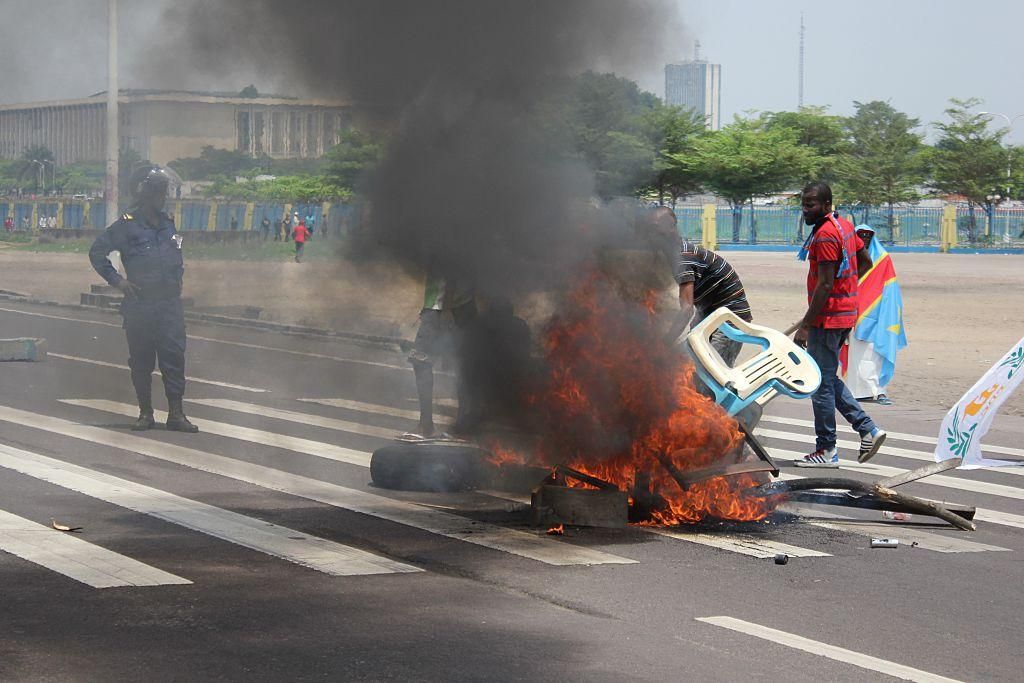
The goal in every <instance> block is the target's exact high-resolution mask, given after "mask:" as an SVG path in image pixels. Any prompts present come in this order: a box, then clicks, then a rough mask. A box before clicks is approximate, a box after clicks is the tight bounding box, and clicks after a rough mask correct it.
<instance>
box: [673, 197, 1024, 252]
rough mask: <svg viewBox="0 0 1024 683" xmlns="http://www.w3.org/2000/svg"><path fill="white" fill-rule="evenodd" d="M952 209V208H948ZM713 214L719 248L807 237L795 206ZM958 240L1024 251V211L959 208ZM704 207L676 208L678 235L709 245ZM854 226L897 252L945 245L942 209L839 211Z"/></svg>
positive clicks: (793, 241)
mask: <svg viewBox="0 0 1024 683" xmlns="http://www.w3.org/2000/svg"><path fill="white" fill-rule="evenodd" d="M948 206H952V205H948ZM708 207H709V208H711V209H712V210H713V211H714V236H715V238H716V242H717V244H721V245H734V246H742V245H762V246H771V245H794V246H795V245H799V244H802V243H803V241H804V239H805V238H806V236H807V226H806V225H804V222H803V217H802V216H801V213H800V208H799V207H796V206H755V207H753V208H751V207H750V206H744V207H743V208H742V209H739V210H735V209H733V208H732V207H728V206H715V205H708ZM955 209H956V237H955V239H952V240H951V245H952V246H955V245H956V244H959V245H960V246H970V247H972V248H982V249H983V248H988V247H991V248H1005V247H1011V248H1022V247H1024V208H1005V209H1000V208H996V209H994V210H993V211H992V212H991V215H989V214H988V213H986V212H985V211H984V210H983V209H982V208H975V209H974V212H973V213H974V221H973V224H972V221H971V211H970V210H969V209H968V208H967V207H966V206H962V205H956V207H955ZM704 210H705V207H704V206H692V205H686V206H677V207H676V209H675V212H676V218H677V225H678V229H679V234H680V235H682V236H683V237H685V238H686V239H689V240H694V241H702V242H707V241H709V240H708V239H706V237H707V236H706V235H705V234H704V224H703V222H702V219H703V218H704ZM839 211H840V213H841V214H842V215H843V216H844V217H846V218H849V219H850V220H852V221H853V222H854V224H857V225H859V224H861V223H866V224H868V225H870V226H871V227H873V228H874V229H875V233H876V234H877V235H878V236H879V237H880V238H881V239H882V241H883V242H885V243H886V244H889V245H893V246H897V247H909V248H915V247H921V248H939V247H941V246H942V244H943V223H942V221H943V218H944V215H945V214H944V212H945V211H946V208H945V207H942V206H899V207H894V210H893V214H892V220H891V224H890V219H889V213H888V209H887V207H856V208H855V209H852V210H851V209H847V208H845V207H840V209H839Z"/></svg>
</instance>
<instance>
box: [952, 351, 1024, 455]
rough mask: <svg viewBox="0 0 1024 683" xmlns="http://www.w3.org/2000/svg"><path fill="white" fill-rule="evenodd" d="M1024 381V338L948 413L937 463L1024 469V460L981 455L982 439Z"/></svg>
mask: <svg viewBox="0 0 1024 683" xmlns="http://www.w3.org/2000/svg"><path fill="white" fill-rule="evenodd" d="M1021 381H1024V339H1021V340H1020V341H1019V342H1017V344H1016V345H1014V347H1013V348H1012V349H1010V352H1009V353H1007V354H1006V355H1005V356H1003V357H1002V358H1000V359H999V360H998V361H996V364H995V365H993V366H992V367H991V368H990V369H989V371H988V372H986V373H985V376H984V377H982V378H981V379H980V380H978V382H977V383H976V384H975V385H974V386H973V387H971V389H970V391H968V392H967V393H966V394H964V395H963V397H961V399H960V401H959V402H958V403H957V404H956V405H955V406H953V408H952V409H951V410H950V411H949V412H948V413H946V418H945V419H944V420H943V421H942V427H941V429H940V430H939V443H938V445H937V446H936V447H935V460H936V462H941V461H943V460H948V459H949V458H963V459H964V463H963V465H961V466H960V467H961V468H963V469H968V470H969V469H977V468H979V467H1024V460H992V459H990V458H985V457H982V455H981V438H982V437H983V436H985V433H986V432H988V428H989V427H990V426H991V425H992V420H993V418H995V416H996V413H997V412H999V407H1000V406H1002V405H1003V402H1004V401H1006V399H1007V398H1009V397H1010V395H1011V394H1012V393H1013V392H1014V390H1015V389H1016V388H1017V387H1018V386H1020V384H1021Z"/></svg>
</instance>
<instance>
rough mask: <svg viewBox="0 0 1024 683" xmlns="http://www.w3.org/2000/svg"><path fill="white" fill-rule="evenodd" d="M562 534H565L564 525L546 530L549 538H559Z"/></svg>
mask: <svg viewBox="0 0 1024 683" xmlns="http://www.w3.org/2000/svg"><path fill="white" fill-rule="evenodd" d="M564 533H565V525H564V524H557V525H555V526H553V527H551V528H550V529H548V535H550V536H561V535H562V534H564Z"/></svg>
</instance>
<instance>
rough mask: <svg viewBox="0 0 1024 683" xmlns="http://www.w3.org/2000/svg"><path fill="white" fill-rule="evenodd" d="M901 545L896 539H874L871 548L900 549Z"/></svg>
mask: <svg viewBox="0 0 1024 683" xmlns="http://www.w3.org/2000/svg"><path fill="white" fill-rule="evenodd" d="M899 545H900V542H899V540H898V539H895V538H872V539H871V547H872V548H898V547H899Z"/></svg>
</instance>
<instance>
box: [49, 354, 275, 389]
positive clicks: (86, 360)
mask: <svg viewBox="0 0 1024 683" xmlns="http://www.w3.org/2000/svg"><path fill="white" fill-rule="evenodd" d="M46 355H47V356H52V357H54V358H61V359H63V360H72V361H75V362H77V363H88V364H89V365H101V366H103V367H105V368H116V369H117V370H126V371H130V368H129V367H128V366H127V365H118V364H117V363H108V362H107V361H104V360H93V359H92V358H82V357H80V356H69V355H66V354H63V353H54V352H52V351H48V352H47V354H46ZM153 374H154V375H156V376H157V377H160V378H161V379H162V378H163V376H162V375H161V374H160V373H159V372H158V371H156V370H154V371H153ZM185 381H186V382H195V383H197V384H212V385H213V386H217V387H225V388H227V389H237V390H239V391H249V392H253V393H257V394H265V393H267V391H268V390H267V389H257V388H256V387H247V386H243V385H241V384H231V383H230V382H218V381H216V380H212V379H200V378H198V377H191V376H190V377H186V378H185Z"/></svg>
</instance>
